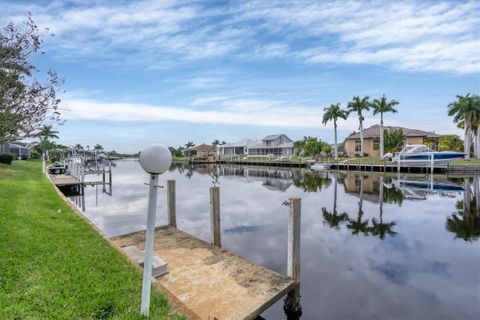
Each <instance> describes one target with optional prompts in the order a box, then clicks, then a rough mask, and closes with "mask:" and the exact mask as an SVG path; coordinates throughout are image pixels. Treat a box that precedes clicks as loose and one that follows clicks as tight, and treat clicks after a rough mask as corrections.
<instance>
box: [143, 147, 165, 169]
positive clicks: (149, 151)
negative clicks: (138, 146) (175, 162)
mask: <svg viewBox="0 0 480 320" xmlns="http://www.w3.org/2000/svg"><path fill="white" fill-rule="evenodd" d="M171 164H172V154H171V153H170V150H168V148H167V147H165V146H164V145H162V144H149V145H148V146H146V147H145V148H143V150H142V152H140V165H141V166H142V168H143V170H145V171H146V172H148V173H150V174H161V173H164V172H165V171H167V170H168V168H170V165H171Z"/></svg>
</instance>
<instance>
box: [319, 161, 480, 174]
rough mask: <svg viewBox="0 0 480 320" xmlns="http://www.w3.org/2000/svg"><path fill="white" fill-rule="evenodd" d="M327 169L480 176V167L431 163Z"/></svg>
mask: <svg viewBox="0 0 480 320" xmlns="http://www.w3.org/2000/svg"><path fill="white" fill-rule="evenodd" d="M322 165H324V166H325V168H327V169H333V170H343V171H370V172H397V173H426V174H432V173H434V174H448V175H462V174H480V165H475V164H471V165H458V164H449V163H446V164H434V165H433V166H431V165H430V163H427V164H424V165H411V164H403V163H402V164H400V165H398V164H392V163H387V162H385V163H384V164H378V163H375V164H374V163H373V162H371V163H349V162H336V163H324V164H322Z"/></svg>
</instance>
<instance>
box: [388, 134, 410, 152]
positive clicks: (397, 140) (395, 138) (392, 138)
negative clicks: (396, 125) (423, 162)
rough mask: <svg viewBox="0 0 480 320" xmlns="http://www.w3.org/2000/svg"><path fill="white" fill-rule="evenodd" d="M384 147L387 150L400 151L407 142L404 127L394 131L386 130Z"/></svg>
mask: <svg viewBox="0 0 480 320" xmlns="http://www.w3.org/2000/svg"><path fill="white" fill-rule="evenodd" d="M384 136H385V139H384V147H385V151H386V152H398V151H400V150H402V148H403V145H404V144H405V135H404V134H403V131H402V129H396V130H392V131H388V130H384Z"/></svg>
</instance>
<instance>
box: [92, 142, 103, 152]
mask: <svg viewBox="0 0 480 320" xmlns="http://www.w3.org/2000/svg"><path fill="white" fill-rule="evenodd" d="M93 150H95V151H102V150H103V147H102V145H101V144H98V143H97V144H96V145H95V146H94V147H93Z"/></svg>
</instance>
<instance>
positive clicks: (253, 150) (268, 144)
mask: <svg viewBox="0 0 480 320" xmlns="http://www.w3.org/2000/svg"><path fill="white" fill-rule="evenodd" d="M270 154H273V155H276V156H290V155H292V154H293V141H292V140H291V139H290V138H289V137H287V136H286V135H284V134H274V135H270V136H266V137H265V138H263V139H262V142H261V143H259V144H256V145H254V146H251V147H249V148H248V155H270Z"/></svg>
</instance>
